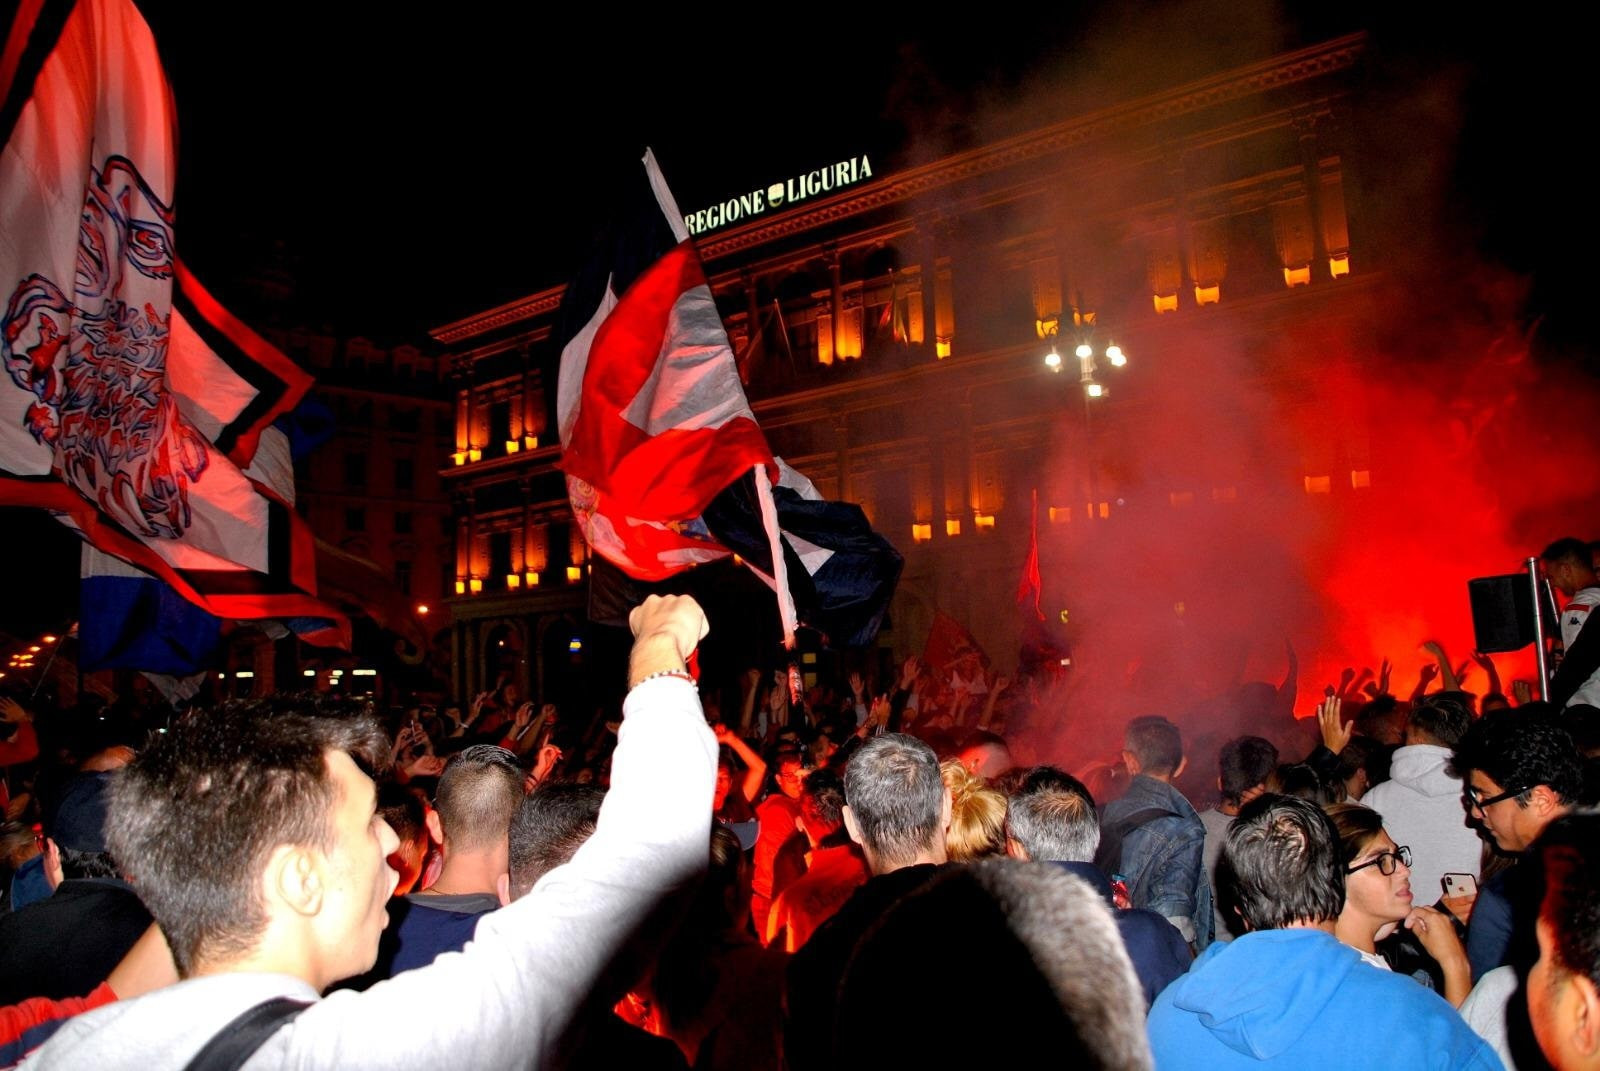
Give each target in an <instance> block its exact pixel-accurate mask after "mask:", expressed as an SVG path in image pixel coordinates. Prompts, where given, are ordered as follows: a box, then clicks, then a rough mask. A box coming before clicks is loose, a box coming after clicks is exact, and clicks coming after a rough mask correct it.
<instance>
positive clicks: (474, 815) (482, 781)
mask: <svg viewBox="0 0 1600 1071" xmlns="http://www.w3.org/2000/svg"><path fill="white" fill-rule="evenodd" d="M522 786H523V773H522V767H521V766H519V765H517V757H516V755H514V754H513V753H511V752H510V751H507V750H506V749H505V748H503V747H497V746H495V745H494V744H474V745H473V746H472V747H469V748H464V749H462V750H461V751H458V752H456V754H454V755H452V756H450V761H449V762H448V763H446V764H445V767H444V772H443V773H441V774H440V775H439V791H438V792H437V793H436V794H435V795H434V798H433V808H434V810H436V811H438V812H439V825H440V827H441V828H442V829H443V830H444V841H445V853H446V858H449V853H450V851H452V850H455V851H474V850H478V849H482V848H490V847H494V846H496V845H499V844H504V843H506V839H507V837H509V836H510V833H511V816H512V815H513V814H515V813H516V811H517V805H518V804H519V803H521V802H522V797H523V796H524V795H525V793H524V792H523V787H522Z"/></svg>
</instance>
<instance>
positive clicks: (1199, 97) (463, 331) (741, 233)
mask: <svg viewBox="0 0 1600 1071" xmlns="http://www.w3.org/2000/svg"><path fill="white" fill-rule="evenodd" d="M1365 45H1366V35H1365V34H1364V33H1354V34H1349V35H1346V36H1344V37H1338V38H1335V39H1333V40H1331V41H1326V42H1323V43H1321V44H1317V45H1312V46H1310V47H1308V48H1304V49H1300V50H1299V51H1297V52H1290V53H1287V54H1285V55H1280V56H1274V57H1272V58H1271V59H1267V60H1262V61H1260V62H1258V63H1254V64H1251V65H1249V66H1245V67H1237V68H1234V69H1232V70H1229V71H1224V72H1222V73H1220V74H1216V75H1212V76H1210V77H1208V78H1202V79H1200V80H1198V81H1194V82H1190V83H1188V84H1186V85H1182V86H1178V87H1176V88H1174V89H1170V90H1166V91H1164V92H1159V93H1155V94H1151V95H1149V96H1145V97H1141V98H1139V99H1138V100H1135V101H1129V102H1127V103H1124V104H1117V105H1113V106H1111V107H1109V108H1102V109H1099V110H1097V111H1093V112H1090V113H1088V114H1087V115H1082V116H1078V117H1075V118H1072V119H1068V120H1065V121H1063V122H1060V123H1056V124H1054V125H1051V126H1047V127H1044V128H1042V129H1040V130H1035V131H1030V132H1028V133H1025V134H1019V135H1016V136H1014V137H1011V138H1007V139H1005V140H1003V141H999V142H996V143H994V144H992V145H986V146H982V147H980V148H977V149H972V150H969V151H967V152H964V153H958V154H957V155H955V156H950V157H946V158H945V159H942V160H937V161H934V162H933V163H929V164H923V165H922V166H920V167H914V168H911V169H910V170H907V171H903V172H899V173H897V174H895V175H892V176H888V177H885V178H883V179H880V180H878V181H876V182H872V183H869V184H867V185H865V186H860V187H856V188H854V189H853V190H851V191H850V192H848V193H841V194H837V195H835V196H833V197H831V198H828V199H826V200H823V201H819V202H817V203H816V204H814V205H812V206H811V207H809V208H806V209H803V210H799V211H791V212H789V213H787V214H785V215H781V216H775V217H771V218H768V219H763V220H760V221H758V222H753V223H748V224H745V225H744V226H742V227H736V228H733V229H731V230H729V231H725V232H723V233H721V234H719V235H718V236H716V237H714V238H711V239H709V240H705V241H700V242H698V243H696V245H697V247H698V249H699V252H700V258H701V260H702V261H705V262H710V261H713V260H717V259H719V258H722V257H728V256H732V255H734V254H736V253H741V252H744V251H746V250H748V249H753V248H756V247H758V246H761V245H765V244H766V243H769V242H773V241H777V240H780V239H783V238H787V237H791V236H793V235H796V234H801V233H804V232H806V231H809V230H814V229H816V228H818V227H825V226H827V225H829V224H832V223H837V222H840V221H841V220H846V219H849V218H850V217H852V216H858V215H862V214H865V213H868V212H873V211H875V210H877V209H881V208H886V207H889V206H891V205H895V204H901V203H904V202H908V201H912V200H914V199H916V198H918V197H921V196H923V195H925V194H927V193H930V192H933V191H936V190H939V189H941V188H944V187H947V186H951V185H954V184H956V183H959V182H964V181H966V180H969V179H973V178H976V177H979V176H982V175H986V174H989V173H992V172H995V171H999V170H1003V169H1005V168H1008V167H1013V166H1016V165H1018V164H1023V163H1027V162H1029V161H1032V160H1037V159H1039V158H1041V157H1045V156H1049V155H1052V154H1056V153H1060V152H1063V151H1065V150H1068V149H1072V148H1076V147H1078V146H1081V145H1083V144H1085V143H1088V142H1092V141H1098V140H1102V139H1105V138H1109V137H1112V136H1115V135H1117V134H1121V133H1126V132H1128V131H1132V130H1137V129H1140V128H1142V127H1147V126H1151V125H1154V124H1156V123H1160V122H1164V121H1166V120H1169V119H1173V118H1177V117H1179V116H1183V115H1190V114H1193V113H1195V112H1199V111H1203V110H1205V109H1207V108H1213V107H1216V106H1218V105H1220V104H1226V103H1228V102H1230V101H1234V100H1240V99H1243V98H1246V97H1249V96H1254V95H1257V94H1261V93H1267V92H1270V91H1272V90H1275V89H1280V88H1283V87H1285V86H1290V85H1295V84H1297V83H1301V82H1306V81H1310V80H1312V79H1315V78H1320V77H1323V76H1325V75H1328V74H1332V73H1335V72H1338V71H1341V70H1345V69H1347V68H1349V67H1351V66H1353V65H1354V64H1355V62H1356V60H1357V58H1358V57H1359V56H1360V54H1361V52H1362V50H1363V49H1364V48H1365ZM565 289H566V287H565V286H564V285H560V286H554V287H551V288H550V289H548V290H542V291H540V292H538V293H536V294H532V295H530V296H528V297H525V298H521V299H518V300H516V301H512V302H509V303H507V304H505V305H501V306H499V307H497V308H493V309H490V310H488V311H487V312H483V313H479V314H476V315H474V316H470V317H467V318H465V319H462V320H457V321H455V322H453V323H449V324H445V325H444V326H442V327H437V328H434V329H433V330H432V331H430V332H429V335H430V336H431V337H432V338H433V339H434V340H435V341H437V342H439V343H442V344H444V345H450V344H452V343H456V342H460V341H463V340H465V339H468V338H472V337H474V336H476V335H481V334H484V333H486V332H489V331H493V330H495V329H497V328H501V327H505V326H507V325H508V324H513V323H517V322H519V321H523V320H528V319H532V318H534V317H537V316H541V315H544V314H546V313H550V312H554V311H555V309H556V308H557V307H558V306H559V305H560V303H561V295H562V292H563V291H564V290H565Z"/></svg>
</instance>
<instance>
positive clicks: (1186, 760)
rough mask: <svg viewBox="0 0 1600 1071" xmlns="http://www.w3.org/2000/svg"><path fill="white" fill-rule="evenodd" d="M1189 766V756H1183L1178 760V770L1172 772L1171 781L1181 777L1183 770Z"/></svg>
mask: <svg viewBox="0 0 1600 1071" xmlns="http://www.w3.org/2000/svg"><path fill="white" fill-rule="evenodd" d="M1188 765H1189V756H1187V755H1185V756H1184V757H1183V758H1181V759H1179V760H1178V768H1177V769H1175V770H1173V771H1172V779H1173V780H1174V781H1176V780H1177V779H1178V778H1180V777H1182V776H1183V771H1184V769H1185V768H1186V767H1187V766H1188Z"/></svg>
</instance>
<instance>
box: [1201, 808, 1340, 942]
mask: <svg viewBox="0 0 1600 1071" xmlns="http://www.w3.org/2000/svg"><path fill="white" fill-rule="evenodd" d="M1338 842H1339V836H1338V832H1337V831H1336V830H1335V829H1334V827H1333V823H1332V821H1330V820H1329V818H1328V816H1327V815H1326V814H1323V813H1322V809H1321V808H1320V807H1318V806H1316V805H1315V804H1313V803H1311V802H1309V801H1307V800H1303V799H1299V798H1297V797H1294V796H1278V795H1273V794H1270V793H1269V794H1267V795H1264V796H1258V797H1256V798H1255V799H1253V800H1251V801H1250V802H1249V803H1247V804H1245V805H1244V806H1243V807H1242V808H1240V810H1239V816H1238V817H1237V818H1235V819H1234V820H1233V821H1232V822H1231V823H1230V824H1229V825H1228V836H1227V839H1226V840H1224V841H1223V844H1222V855H1221V857H1220V858H1219V859H1218V861H1217V886H1218V888H1217V893H1218V897H1219V898H1220V900H1221V901H1222V905H1223V910H1224V911H1225V912H1230V911H1231V912H1236V913H1237V914H1238V916H1239V918H1240V919H1241V920H1242V921H1243V922H1244V925H1245V928H1246V929H1248V930H1278V929H1282V928H1284V927H1286V926H1292V925H1295V924H1297V923H1299V924H1304V923H1318V922H1327V921H1329V920H1331V919H1336V918H1338V917H1339V913H1340V912H1341V911H1343V910H1344V868H1343V867H1342V866H1341V865H1340V863H1339V848H1338Z"/></svg>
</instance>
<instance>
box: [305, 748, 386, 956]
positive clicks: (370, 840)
mask: <svg viewBox="0 0 1600 1071" xmlns="http://www.w3.org/2000/svg"><path fill="white" fill-rule="evenodd" d="M328 773H329V776H330V777H331V779H332V780H333V784H334V787H335V789H336V791H337V802H336V803H335V804H334V808H333V814H332V816H331V817H332V824H333V834H334V843H333V848H332V850H331V851H329V852H328V854H327V862H328V867H327V878H326V881H327V885H326V888H325V893H324V898H323V903H322V911H321V912H320V913H319V915H318V917H317V933H318V938H319V942H320V943H321V945H322V951H323V962H324V963H325V964H326V968H327V969H326V971H325V972H324V973H326V974H327V975H328V977H327V978H326V980H325V982H324V984H325V985H331V984H332V983H333V982H337V981H339V980H340V979H342V978H348V977H350V976H352V975H355V974H360V973H361V972H362V971H365V970H368V969H369V968H371V966H372V965H373V963H374V962H376V961H377V958H378V938H379V936H380V935H381V934H382V933H383V928H384V926H385V925H387V924H388V921H389V914H388V909H387V904H388V901H389V896H390V894H391V893H393V892H394V888H395V883H396V882H398V881H399V880H400V877H399V875H398V874H396V873H395V871H394V868H393V867H391V866H390V865H389V855H390V853H391V852H393V851H394V850H395V849H396V848H397V847H398V846H399V843H400V841H399V838H398V837H396V836H395V834H394V830H392V829H390V828H389V823H388V822H385V821H384V820H383V818H382V817H380V816H379V814H378V812H377V792H376V790H375V789H374V787H373V784H372V779H371V778H370V777H368V776H367V775H366V774H364V773H362V772H361V770H360V768H359V767H357V766H356V764H355V762H354V761H352V760H351V758H350V756H349V755H346V754H345V753H344V752H342V751H330V752H328Z"/></svg>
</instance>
